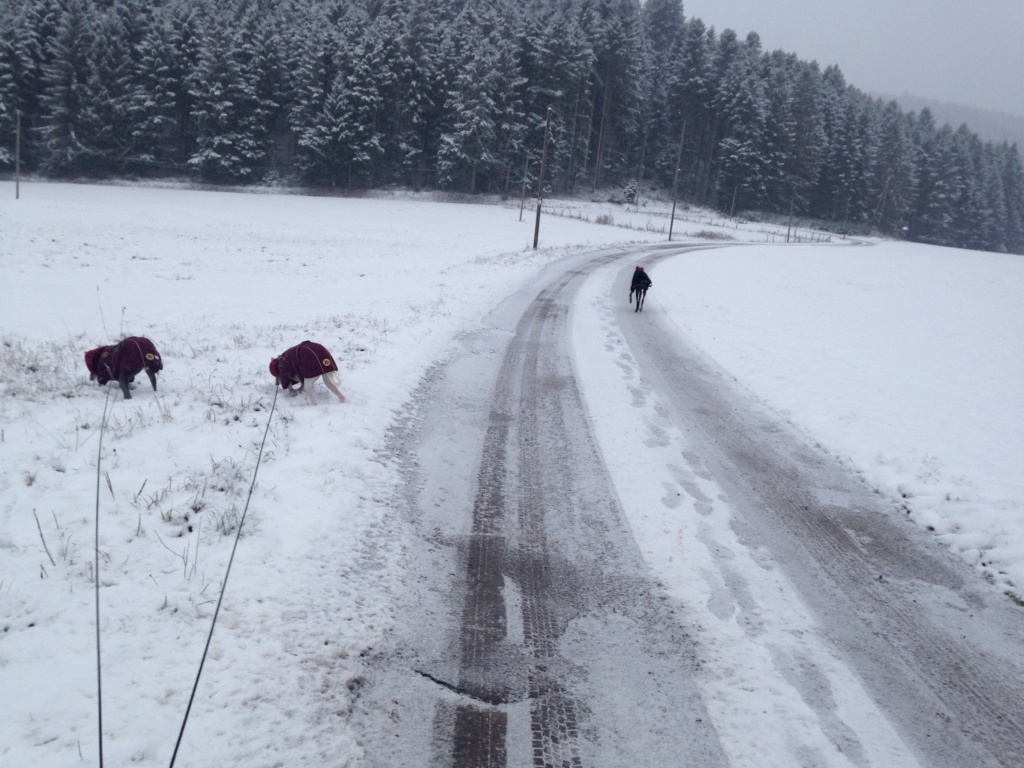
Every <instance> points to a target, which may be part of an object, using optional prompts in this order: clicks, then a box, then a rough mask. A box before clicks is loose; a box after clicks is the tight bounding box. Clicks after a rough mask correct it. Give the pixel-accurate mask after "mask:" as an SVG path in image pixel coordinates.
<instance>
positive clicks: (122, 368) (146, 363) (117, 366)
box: [85, 336, 164, 398]
mask: <svg viewBox="0 0 1024 768" xmlns="http://www.w3.org/2000/svg"><path fill="white" fill-rule="evenodd" d="M85 365H86V367H87V368H88V369H89V378H90V379H96V381H98V382H99V383H100V385H101V386H102V385H103V384H106V383H107V382H108V381H111V380H117V381H118V382H119V383H120V384H121V389H122V391H124V393H125V397H126V398H130V397H131V395H130V394H129V393H128V391H127V390H128V382H130V381H131V380H132V379H134V378H135V374H137V373H139V372H141V371H146V373H147V374H148V375H149V380H150V381H151V382H152V384H153V389H156V373H157V371H162V370H163V368H164V364H163V361H162V360H161V359H160V353H159V352H157V351H156V346H154V344H153V342H152V341H150V340H149V339H147V338H145V337H143V336H129V337H128V338H126V339H122V340H121V341H120V342H118V343H117V344H113V345H110V346H105V347H97V348H96V349H90V350H89V351H88V352H86V353H85Z"/></svg>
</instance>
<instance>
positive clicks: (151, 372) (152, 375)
mask: <svg viewBox="0 0 1024 768" xmlns="http://www.w3.org/2000/svg"><path fill="white" fill-rule="evenodd" d="M146 375H147V376H149V383H150V384H152V385H153V391H154V392H156V371H154V370H153V369H152V368H147V369H146Z"/></svg>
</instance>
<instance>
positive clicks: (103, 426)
mask: <svg viewBox="0 0 1024 768" xmlns="http://www.w3.org/2000/svg"><path fill="white" fill-rule="evenodd" d="M108 405H110V387H109V386H108V387H107V397H106V400H104V401H103V419H102V421H101V422H100V440H99V443H100V444H99V447H98V448H97V449H96V529H95V537H94V551H95V555H94V559H95V567H94V569H93V576H94V577H95V580H96V705H97V711H98V717H97V719H98V721H99V725H98V727H99V737H100V738H99V752H100V768H103V664H102V654H101V652H100V475H101V465H102V463H103V433H104V432H106V431H107V416H108V411H107V406H108Z"/></svg>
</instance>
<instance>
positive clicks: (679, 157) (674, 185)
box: [668, 117, 686, 243]
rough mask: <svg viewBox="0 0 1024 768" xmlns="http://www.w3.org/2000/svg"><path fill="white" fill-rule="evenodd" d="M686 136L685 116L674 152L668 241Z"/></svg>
mask: <svg viewBox="0 0 1024 768" xmlns="http://www.w3.org/2000/svg"><path fill="white" fill-rule="evenodd" d="M685 138H686V118H685V117H684V118H683V133H682V135H681V136H680V137H679V152H678V153H676V175H675V177H674V178H673V179H672V215H671V216H670V217H669V219H668V241H669V242H670V243H671V242H672V225H673V224H675V223H676V194H677V193H678V192H679V171H680V167H679V166H681V165H682V163H683V140H684V139H685Z"/></svg>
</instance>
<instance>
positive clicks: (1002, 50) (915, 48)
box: [683, 0, 1024, 117]
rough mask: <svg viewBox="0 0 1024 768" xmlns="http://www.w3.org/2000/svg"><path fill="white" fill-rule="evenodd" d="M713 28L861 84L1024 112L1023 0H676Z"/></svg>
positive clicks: (890, 92)
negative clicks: (831, 68) (832, 68)
mask: <svg viewBox="0 0 1024 768" xmlns="http://www.w3.org/2000/svg"><path fill="white" fill-rule="evenodd" d="M683 13H684V14H685V15H686V17H687V18H690V17H694V16H696V17H697V18H699V19H702V20H703V21H704V23H705V24H706V25H707V26H709V27H710V26H714V28H715V30H716V31H717V32H721V31H722V30H724V29H726V28H731V29H733V30H735V32H736V33H737V34H738V35H739V36H740V37H741V38H742V37H746V35H747V33H748V32H751V31H753V32H757V33H758V34H759V35H760V36H761V44H762V46H763V47H764V49H765V50H766V51H773V50H775V49H777V48H781V49H783V50H784V51H790V52H792V53H795V54H797V56H799V58H801V59H803V60H805V61H812V60H813V61H817V62H818V63H819V64H820V65H821V66H822V67H823V68H824V67H826V66H828V65H830V64H838V65H839V68H840V69H841V70H842V72H843V74H844V75H845V76H846V82H847V83H849V84H850V85H853V86H855V87H856V88H858V89H860V90H862V91H868V92H871V93H884V94H887V95H892V96H902V95H903V94H905V93H909V94H911V95H913V96H921V97H924V98H929V99H936V100H938V101H947V102H953V103H956V104H965V105H968V106H972V107H981V108H983V109H992V110H996V111H999V112H1009V113H1011V114H1015V115H1018V116H1021V117H1024V0H683Z"/></svg>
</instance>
